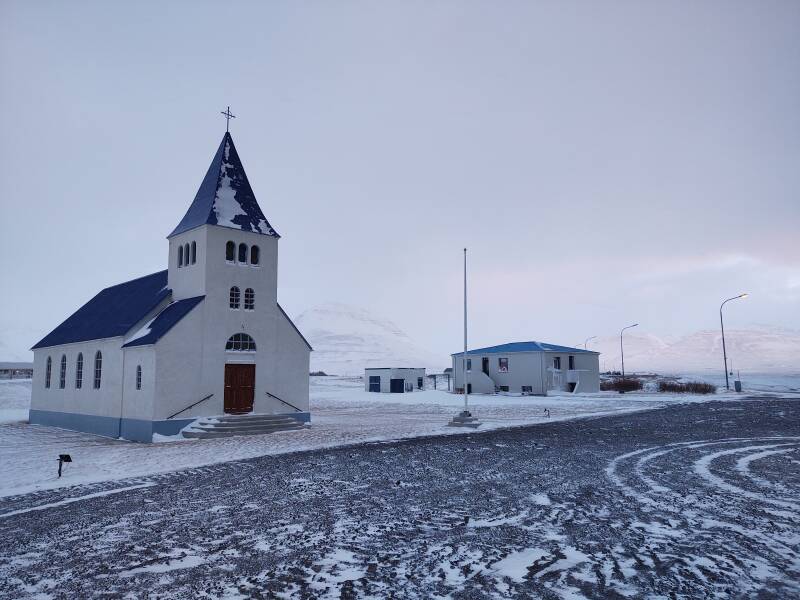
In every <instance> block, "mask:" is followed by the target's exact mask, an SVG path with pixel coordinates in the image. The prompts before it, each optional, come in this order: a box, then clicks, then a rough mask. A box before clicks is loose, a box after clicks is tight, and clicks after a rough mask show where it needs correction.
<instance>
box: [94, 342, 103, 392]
mask: <svg viewBox="0 0 800 600" xmlns="http://www.w3.org/2000/svg"><path fill="white" fill-rule="evenodd" d="M102 377H103V355H102V354H100V350H98V351H97V354H95V355H94V389H96V390H99V389H100V381H101V380H102Z"/></svg>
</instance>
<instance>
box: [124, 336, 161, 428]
mask: <svg viewBox="0 0 800 600" xmlns="http://www.w3.org/2000/svg"><path fill="white" fill-rule="evenodd" d="M122 352H123V353H124V356H123V362H124V364H125V372H124V375H123V381H122V418H123V419H142V420H152V419H153V415H154V414H155V407H154V401H155V392H156V357H155V350H154V349H153V346H132V347H130V348H123V350H122ZM136 367H141V369H142V377H141V389H136V370H137V369H136Z"/></svg>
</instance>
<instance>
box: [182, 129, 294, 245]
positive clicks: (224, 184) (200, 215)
mask: <svg viewBox="0 0 800 600" xmlns="http://www.w3.org/2000/svg"><path fill="white" fill-rule="evenodd" d="M201 225H219V226H221V227H229V228H231V229H240V230H242V231H252V232H253V233H261V234H263V235H269V236H272V237H280V236H279V235H278V233H277V232H276V231H275V230H274V229H273V228H272V226H271V225H270V224H269V222H268V221H267V218H266V217H265V216H264V213H263V212H261V207H260V206H259V205H258V202H257V201H256V196H255V194H254V193H253V188H251V187H250V182H249V181H248V180H247V174H246V173H245V172H244V167H243V166H242V161H241V160H239V154H238V153H237V152H236V146H234V144H233V138H232V137H231V134H230V133H228V132H225V136H224V137H223V138H222V142H221V143H220V145H219V148H218V149H217V153H216V154H215V155H214V159H213V160H212V161H211V166H209V167H208V172H206V176H205V177H204V178H203V182H202V183H201V184H200V189H199V190H197V194H196V195H195V197H194V201H193V202H192V204H191V206H190V207H189V210H187V211H186V214H185V215H184V216H183V219H181V222H180V223H178V226H177V227H176V228H175V229H174V230H173V231H172V233H170V234H169V236H167V237H172V236H173V235H177V234H179V233H183V232H184V231H189V230H190V229H194V228H195V227H199V226H201Z"/></svg>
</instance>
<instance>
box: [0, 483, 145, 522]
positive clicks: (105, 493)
mask: <svg viewBox="0 0 800 600" xmlns="http://www.w3.org/2000/svg"><path fill="white" fill-rule="evenodd" d="M154 485H155V484H154V483H140V484H138V485H129V486H127V487H123V488H116V489H113V490H103V491H102V492H95V493H93V494H86V495H85V496H73V497H70V498H65V499H64V500H59V501H58V502H51V503H49V504H40V505H38V506H31V507H29V508H20V509H19V510H12V511H10V512H7V513H2V514H0V519H5V518H7V517H13V516H14V515H21V514H24V513H29V512H35V511H37V510H47V509H48V508H54V507H56V506H64V505H65V504H72V503H74V502H82V501H83V500H89V499H91V498H99V497H101V496H111V495H112V494H119V493H122V492H129V491H131V490H139V489H142V488H148V487H153V486H154Z"/></svg>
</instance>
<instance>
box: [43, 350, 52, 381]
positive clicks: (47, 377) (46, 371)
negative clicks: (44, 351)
mask: <svg viewBox="0 0 800 600" xmlns="http://www.w3.org/2000/svg"><path fill="white" fill-rule="evenodd" d="M52 370H53V359H52V358H50V357H49V356H48V357H47V366H46V367H45V369H44V387H46V388H49V387H50V372H51V371H52Z"/></svg>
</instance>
